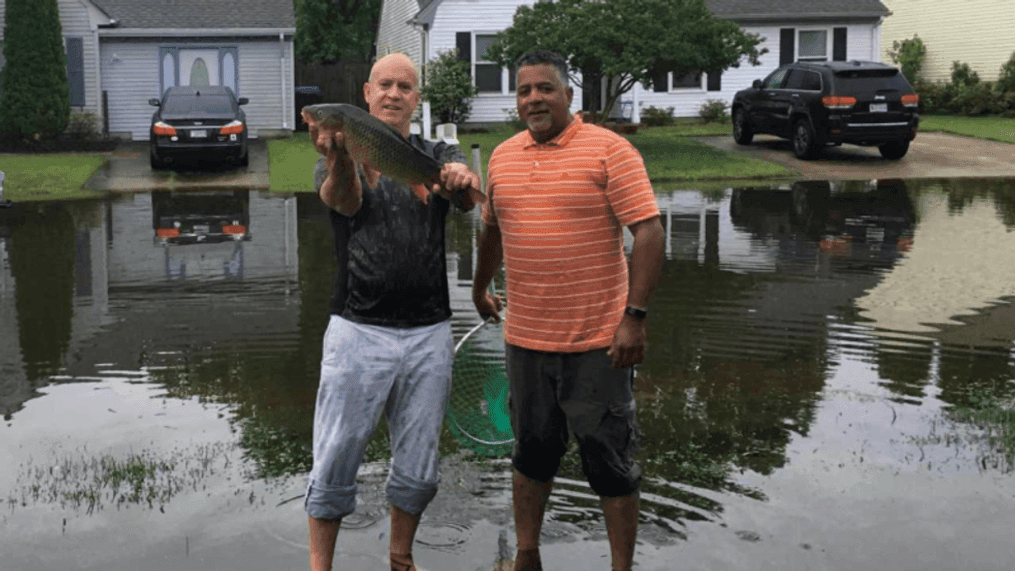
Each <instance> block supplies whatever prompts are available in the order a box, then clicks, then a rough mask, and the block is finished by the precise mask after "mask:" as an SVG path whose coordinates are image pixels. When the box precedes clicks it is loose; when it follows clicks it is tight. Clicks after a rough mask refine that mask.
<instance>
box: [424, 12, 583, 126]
mask: <svg viewBox="0 0 1015 571" xmlns="http://www.w3.org/2000/svg"><path fill="white" fill-rule="evenodd" d="M532 4H533V2H532V1H526V0H445V1H444V2H442V3H441V5H440V7H438V8H437V13H436V15H435V16H434V22H433V26H432V27H431V32H430V46H429V49H428V53H427V59H428V60H431V59H435V58H436V57H437V55H438V54H439V53H440V52H444V51H448V50H452V49H454V48H455V33H456V32H474V33H479V34H494V33H497V32H499V31H501V30H503V29H505V28H507V27H509V26H510V25H511V22H512V20H513V18H514V15H515V11H516V10H517V9H518V7H519V6H530V5H532ZM473 53H475V45H473ZM504 87H505V89H506V88H507V85H506V83H505V86H504ZM572 87H573V88H574V99H573V103H572V105H571V110H572V111H578V110H580V109H581V102H582V94H581V88H580V86H576V85H572ZM515 106H516V102H515V94H514V92H510V93H504V94H502V95H495V94H489V93H482V94H479V95H477V96H476V97H474V98H473V99H472V113H471V114H470V115H469V122H470V123H492V122H500V121H505V120H507V115H506V114H505V113H504V111H503V110H504V109H505V108H509V109H513V108H515Z"/></svg>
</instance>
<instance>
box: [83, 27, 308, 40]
mask: <svg viewBox="0 0 1015 571" xmlns="http://www.w3.org/2000/svg"><path fill="white" fill-rule="evenodd" d="M295 33H296V28H228V29H226V28H203V29H194V28H113V29H107V28H102V29H101V30H100V31H99V35H100V36H102V37H103V38H162V37H174V38H186V37H209V36H222V37H230V36H247V37H250V36H263V37H268V38H274V37H275V36H284V35H290V36H291V35H293V34H295Z"/></svg>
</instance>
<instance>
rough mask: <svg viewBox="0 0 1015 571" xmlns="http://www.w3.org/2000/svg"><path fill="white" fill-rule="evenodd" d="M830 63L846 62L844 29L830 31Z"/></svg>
mask: <svg viewBox="0 0 1015 571" xmlns="http://www.w3.org/2000/svg"><path fill="white" fill-rule="evenodd" d="M832 61H846V28H835V29H834V30H832Z"/></svg>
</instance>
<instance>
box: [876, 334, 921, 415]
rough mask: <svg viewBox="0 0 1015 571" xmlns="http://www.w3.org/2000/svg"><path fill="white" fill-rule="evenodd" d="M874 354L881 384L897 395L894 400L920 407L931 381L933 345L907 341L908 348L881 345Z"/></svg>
mask: <svg viewBox="0 0 1015 571" xmlns="http://www.w3.org/2000/svg"><path fill="white" fill-rule="evenodd" d="M875 353H876V362H877V366H878V376H879V377H880V378H881V381H880V384H881V385H882V386H883V387H885V388H887V389H888V390H890V391H892V393H894V394H895V395H898V397H896V398H892V400H894V401H896V402H909V403H913V404H917V405H918V404H920V400H921V399H922V398H923V397H924V396H926V394H925V392H924V387H926V386H927V384H928V383H929V382H930V380H931V370H930V368H931V363H932V361H933V359H934V346H933V343H932V342H930V341H916V340H913V341H907V342H906V346H905V348H902V347H885V346H884V345H883V344H880V345H878V346H877V348H876V349H875Z"/></svg>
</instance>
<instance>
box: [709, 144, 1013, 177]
mask: <svg viewBox="0 0 1015 571" xmlns="http://www.w3.org/2000/svg"><path fill="white" fill-rule="evenodd" d="M697 140H699V141H701V142H703V143H706V144H708V145H711V146H713V147H716V148H717V149H722V150H724V151H727V152H730V153H735V154H738V155H741V156H747V157H752V158H756V159H761V160H765V161H770V162H774V163H779V164H781V165H783V166H785V167H786V168H788V169H791V170H794V171H797V172H799V173H800V177H801V178H806V179H823V180H829V179H830V180H860V179H875V178H953V177H1015V145H1012V144H1009V143H1001V142H997V141H984V140H982V139H974V138H972V137H963V136H960V135H950V134H946V133H918V134H917V135H916V139H915V140H914V141H913V142H912V143H910V146H909V153H907V154H906V156H905V157H903V158H902V159H901V160H898V161H889V160H885V159H884V158H882V157H881V153H879V152H878V149H877V147H857V146H854V145H842V146H841V147H826V148H825V149H824V150H823V152H822V153H820V154H819V155H818V158H816V159H813V160H810V161H802V160H800V159H798V158H796V156H795V155H794V154H793V149H792V148H791V147H790V143H789V141H787V140H784V139H778V138H776V137H772V136H769V135H757V136H755V137H754V142H753V143H751V144H750V145H748V146H741V145H738V144H736V143H734V142H733V137H731V136H725V137H699V138H698V139H697Z"/></svg>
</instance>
